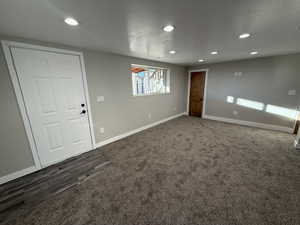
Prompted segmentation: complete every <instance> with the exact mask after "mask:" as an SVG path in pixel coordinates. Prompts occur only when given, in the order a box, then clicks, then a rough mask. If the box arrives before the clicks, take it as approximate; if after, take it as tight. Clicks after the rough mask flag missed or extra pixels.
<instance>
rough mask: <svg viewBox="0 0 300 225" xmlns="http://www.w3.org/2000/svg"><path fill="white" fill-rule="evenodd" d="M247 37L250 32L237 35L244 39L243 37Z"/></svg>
mask: <svg viewBox="0 0 300 225" xmlns="http://www.w3.org/2000/svg"><path fill="white" fill-rule="evenodd" d="M248 37H250V34H248V33H244V34H241V35H240V36H239V38H240V39H244V38H248Z"/></svg>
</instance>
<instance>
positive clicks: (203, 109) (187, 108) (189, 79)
mask: <svg viewBox="0 0 300 225" xmlns="http://www.w3.org/2000/svg"><path fill="white" fill-rule="evenodd" d="M208 71H209V69H208V68H206V69H198V70H189V71H188V72H189V74H188V90H187V104H186V111H187V114H188V115H189V113H190V89H191V74H192V73H193V72H205V84H204V96H203V108H202V115H201V117H202V119H203V118H204V117H205V109H206V88H207V77H208Z"/></svg>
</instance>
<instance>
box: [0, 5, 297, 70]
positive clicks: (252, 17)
mask: <svg viewBox="0 0 300 225" xmlns="http://www.w3.org/2000/svg"><path fill="white" fill-rule="evenodd" d="M299 15H300V1H299V0H186V1H184V0H1V1H0V33H2V34H6V35H10V36H17V37H23V38H29V39H35V40H40V41H48V42H55V43H61V44H67V45H71V46H76V47H83V48H88V49H97V50H103V51H109V52H113V53H118V54H122V55H129V56H136V57H141V58H146V59H152V60H158V61H164V62H170V63H176V64H183V65H196V64H199V63H197V60H198V59H200V58H204V59H207V62H219V61H228V60H234V59H242V58H250V57H254V56H250V55H249V52H250V51H253V50H257V51H258V52H259V53H260V54H259V55H257V56H255V57H259V56H267V55H278V54H285V53H292V52H300V29H299V26H300V16H299ZM68 16H72V17H74V18H76V19H78V20H79V21H80V26H79V27H69V26H67V25H66V24H65V23H64V22H63V20H64V18H65V17H68ZM166 24H174V25H175V26H176V29H175V31H174V32H172V33H166V32H163V31H162V27H163V26H164V25H166ZM244 32H249V33H251V34H252V36H251V38H249V39H245V40H239V39H238V35H239V34H241V33H244ZM173 49H175V50H176V51H177V54H175V55H170V54H169V53H168V52H169V50H173ZM213 50H218V51H219V52H220V54H219V55H216V56H212V55H210V54H209V53H210V52H211V51H213Z"/></svg>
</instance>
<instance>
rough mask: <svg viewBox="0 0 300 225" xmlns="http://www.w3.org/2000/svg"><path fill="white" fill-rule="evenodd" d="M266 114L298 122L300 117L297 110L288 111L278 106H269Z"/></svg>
mask: <svg viewBox="0 0 300 225" xmlns="http://www.w3.org/2000/svg"><path fill="white" fill-rule="evenodd" d="M266 112H268V113H272V114H275V115H279V116H284V117H287V118H290V119H294V120H296V119H297V118H298V115H299V111H297V110H292V109H287V108H284V107H280V106H276V105H267V108H266Z"/></svg>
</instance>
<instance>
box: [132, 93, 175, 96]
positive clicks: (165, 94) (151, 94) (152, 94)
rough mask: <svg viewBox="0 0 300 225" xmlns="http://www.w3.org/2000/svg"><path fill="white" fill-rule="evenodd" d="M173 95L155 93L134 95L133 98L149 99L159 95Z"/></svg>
mask: <svg viewBox="0 0 300 225" xmlns="http://www.w3.org/2000/svg"><path fill="white" fill-rule="evenodd" d="M170 94H171V93H170V92H169V93H155V94H144V95H132V96H133V97H147V96H157V95H170Z"/></svg>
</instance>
